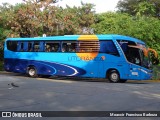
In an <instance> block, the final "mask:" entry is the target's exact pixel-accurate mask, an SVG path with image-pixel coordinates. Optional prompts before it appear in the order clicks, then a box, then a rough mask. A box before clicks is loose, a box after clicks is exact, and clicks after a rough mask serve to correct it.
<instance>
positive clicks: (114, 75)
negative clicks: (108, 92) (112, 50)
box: [108, 70, 120, 83]
mask: <svg viewBox="0 0 160 120" xmlns="http://www.w3.org/2000/svg"><path fill="white" fill-rule="evenodd" d="M108 79H109V82H111V83H118V82H120V76H119V73H118V72H117V71H116V70H112V71H110V72H109V74H108Z"/></svg>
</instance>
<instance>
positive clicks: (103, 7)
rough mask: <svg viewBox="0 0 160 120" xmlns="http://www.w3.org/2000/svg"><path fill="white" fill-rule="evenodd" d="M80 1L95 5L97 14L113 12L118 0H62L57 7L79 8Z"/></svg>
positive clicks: (0, 2) (9, 0)
mask: <svg viewBox="0 0 160 120" xmlns="http://www.w3.org/2000/svg"><path fill="white" fill-rule="evenodd" d="M22 1H23V0H0V4H2V3H3V2H8V3H10V4H13V5H14V4H16V3H21V2H22ZM81 1H83V2H84V3H92V4H95V5H96V6H95V10H96V12H97V13H102V12H107V11H115V10H116V8H115V7H116V5H117V2H118V1H119V0H62V1H60V2H58V3H57V5H59V6H62V7H65V6H66V4H67V5H69V6H70V7H73V6H80V5H81Z"/></svg>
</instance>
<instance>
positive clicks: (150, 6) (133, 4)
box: [117, 0, 160, 18]
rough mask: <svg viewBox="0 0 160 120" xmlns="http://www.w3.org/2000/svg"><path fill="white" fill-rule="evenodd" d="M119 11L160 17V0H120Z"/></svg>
mask: <svg viewBox="0 0 160 120" xmlns="http://www.w3.org/2000/svg"><path fill="white" fill-rule="evenodd" d="M117 8H118V11H120V12H122V13H128V14H131V15H137V14H138V15H146V16H148V15H149V16H154V17H158V18H159V17H160V9H159V8H160V1H159V0H120V1H119V2H118V4H117Z"/></svg>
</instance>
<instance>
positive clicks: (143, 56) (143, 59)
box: [118, 40, 158, 69]
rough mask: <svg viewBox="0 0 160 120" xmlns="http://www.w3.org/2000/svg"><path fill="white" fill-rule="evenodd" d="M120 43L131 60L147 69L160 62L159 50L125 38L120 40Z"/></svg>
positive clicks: (127, 57)
mask: <svg viewBox="0 0 160 120" xmlns="http://www.w3.org/2000/svg"><path fill="white" fill-rule="evenodd" d="M118 43H119V45H120V47H121V48H122V50H123V52H124V54H125V57H126V59H127V60H128V61H129V62H131V63H133V64H136V65H139V66H142V67H145V68H147V69H151V68H152V65H153V64H154V65H155V64H157V63H158V62H157V61H158V54H157V52H156V51H155V50H153V49H151V48H147V47H146V46H145V45H144V44H136V43H134V42H132V41H124V40H123V41H122V40H118ZM153 59H154V60H153Z"/></svg>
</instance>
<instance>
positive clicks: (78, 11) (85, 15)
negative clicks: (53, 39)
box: [0, 0, 95, 37]
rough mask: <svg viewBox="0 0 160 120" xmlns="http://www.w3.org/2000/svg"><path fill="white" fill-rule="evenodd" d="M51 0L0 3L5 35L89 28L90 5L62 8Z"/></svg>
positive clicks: (90, 19) (62, 31)
mask: <svg viewBox="0 0 160 120" xmlns="http://www.w3.org/2000/svg"><path fill="white" fill-rule="evenodd" d="M52 2H53V1H52V0H46V1H37V0H36V1H35V0H27V1H26V2H25V3H22V4H17V5H15V6H12V5H10V4H4V5H3V6H1V7H0V11H1V12H0V16H1V20H2V21H3V22H2V24H3V25H4V26H3V28H5V29H9V30H10V32H9V34H8V35H7V36H9V37H17V36H21V37H34V36H39V35H40V36H41V35H42V34H47V35H63V34H82V33H83V31H84V30H86V31H87V32H86V31H85V32H86V33H89V32H90V29H91V28H90V25H91V24H93V23H94V15H95V11H94V10H93V8H94V5H92V4H85V3H81V4H82V6H81V7H73V8H70V7H69V6H67V7H66V8H64V9H63V8H61V7H57V6H55V5H54V4H51V3H52ZM54 2H57V1H54Z"/></svg>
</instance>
